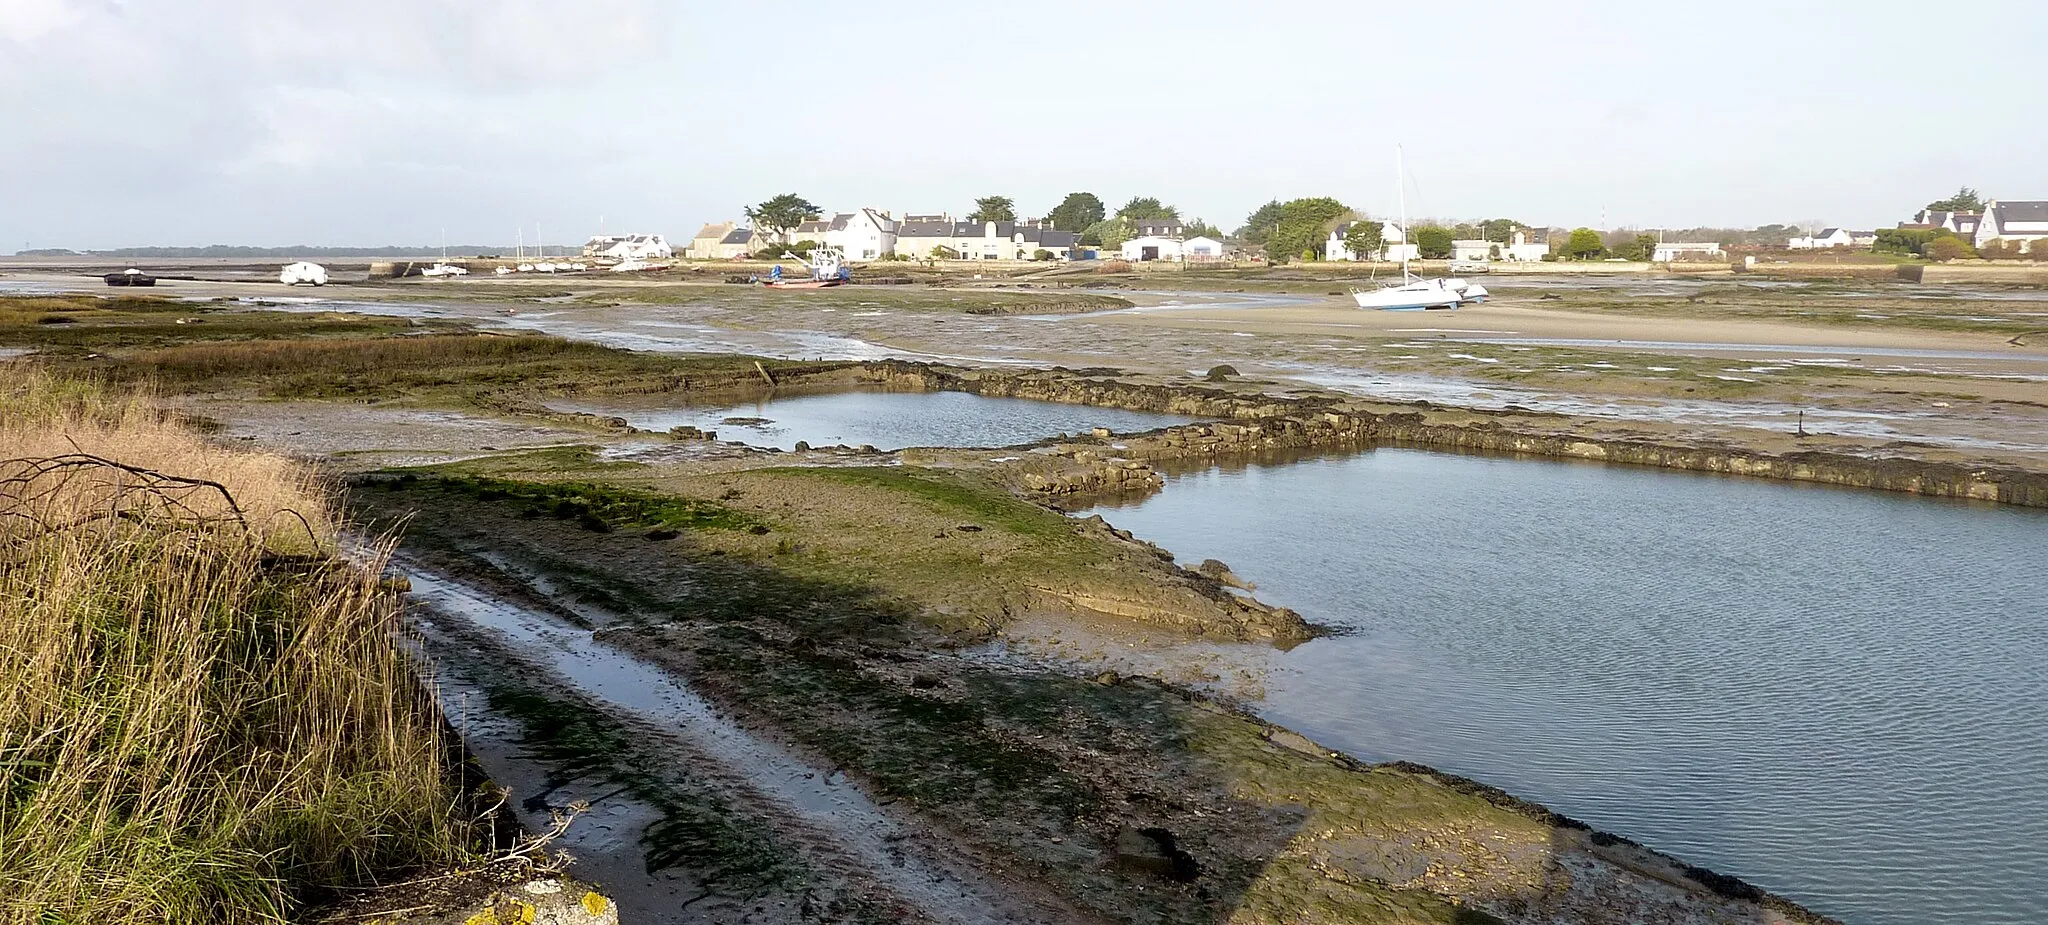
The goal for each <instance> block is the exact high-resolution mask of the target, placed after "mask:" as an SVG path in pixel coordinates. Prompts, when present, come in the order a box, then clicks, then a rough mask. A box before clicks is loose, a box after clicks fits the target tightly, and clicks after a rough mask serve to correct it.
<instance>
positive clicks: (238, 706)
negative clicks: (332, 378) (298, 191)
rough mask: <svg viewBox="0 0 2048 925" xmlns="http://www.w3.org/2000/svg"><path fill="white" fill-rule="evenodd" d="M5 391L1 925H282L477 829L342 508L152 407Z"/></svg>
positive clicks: (15, 385) (393, 604)
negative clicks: (354, 553) (356, 554)
mask: <svg viewBox="0 0 2048 925" xmlns="http://www.w3.org/2000/svg"><path fill="white" fill-rule="evenodd" d="M4 382H5V384H4V385H0V446H5V447H7V456H8V457H9V458H8V459H6V460H5V461H0V677H5V678H7V679H8V683H7V684H6V685H5V686H0V922H8V923H14V922H23V923H26V922H35V923H38V925H57V923H89V922H113V921H177V922H190V923H212V922H219V923H242V922H276V921H283V920H286V919H288V918H289V917H290V916H292V915H293V914H294V912H295V911H296V910H297V909H299V908H300V907H301V905H302V904H303V903H305V902H307V901H308V900H314V899H318V898H319V897H321V896H322V895H324V894H325V893H327V892H328V891H331V890H334V889H337V888H344V887H353V886H360V885H364V884H367V883H372V882H376V881H378V880H380V879H382V878H386V877H390V876H393V875H397V874H403V873H405V872H408V871H411V870H415V869H418V868H420V867H423V866H429V865H441V864H448V863H451V862H455V861H458V860H460V859H462V858H463V857H465V856H466V854H467V852H468V851H469V850H470V848H471V836H472V832H471V829H470V827H469V825H468V824H467V823H465V822H464V821H462V818H461V817H462V815H463V814H462V813H460V812H458V809H459V808H460V807H459V805H458V804H459V803H460V797H459V795H458V793H457V790H456V788H455V787H454V786H453V784H452V782H451V779H450V777H449V776H448V774H447V773H446V769H447V764H446V759H447V756H448V750H447V749H448V745H449V743H447V742H445V741H444V740H443V738H442V736H441V735H440V732H439V728H440V727H439V726H438V720H437V714H436V713H435V712H434V710H433V707H432V705H431V703H430V702H429V700H428V699H427V698H426V697H425V696H424V693H423V691H422V690H420V688H419V687H418V686H417V685H416V684H415V682H414V681H413V679H412V675H411V673H410V670H409V666H408V665H407V664H406V661H405V659H404V658H403V657H402V656H401V655H400V653H399V651H398V650H397V648H396V647H395V643H394V633H395V631H396V630H397V627H398V618H399V604H398V601H397V599H396V598H395V597H394V596H393V595H391V594H389V593H388V592H386V591H384V590H382V589H381V588H380V586H379V585H378V583H377V581H376V578H375V573H374V571H370V570H365V569H361V568H356V567H353V566H350V565H347V564H344V563H341V562H339V561H338V560H336V559H335V558H334V557H333V551H334V543H335V537H336V521H335V519H334V513H333V509H332V499H331V497H330V496H329V495H328V493H327V492H326V490H325V489H324V487H323V486H322V485H320V484H319V483H317V482H316V481H315V480H314V479H313V478H312V477H311V475H310V474H309V473H308V472H307V471H306V470H304V469H303V468H301V467H299V466H297V465H296V464H293V463H291V462H289V461H287V460H284V459H282V458H279V457H275V456H269V455H263V454H252V453H232V452H226V451H223V450H220V449H217V448H214V447H211V446H208V445H206V444H205V443H203V442H201V441H200V440H199V439H198V438H197V437H196V436H194V435H192V434H190V433H187V432H185V431H183V430H181V429H179V428H178V427H177V425H176V424H175V423H173V422H169V421H167V420H165V419H164V418H163V417H162V416H161V415H159V414H157V413H156V412H155V411H154V410H153V409H152V408H151V406H150V405H149V404H147V403H146V402H140V401H133V400H123V399H119V398H111V397H108V396H107V395H105V394H104V393H101V392H98V391H96V390H94V389H91V388H84V387H79V386H76V385H67V384H65V383H62V382H59V381H56V380H52V379H49V378H46V377H42V376H39V375H30V374H28V373H27V372H26V371H25V370H23V369H21V368H20V367H19V366H18V365H17V366H16V367H14V368H11V369H9V370H8V375H7V378H6V379H5V380H4Z"/></svg>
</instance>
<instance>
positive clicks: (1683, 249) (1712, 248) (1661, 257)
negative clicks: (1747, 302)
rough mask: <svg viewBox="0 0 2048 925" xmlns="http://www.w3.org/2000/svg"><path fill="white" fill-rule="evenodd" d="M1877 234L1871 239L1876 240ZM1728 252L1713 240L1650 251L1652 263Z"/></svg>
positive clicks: (1676, 243) (1669, 243) (1715, 256)
mask: <svg viewBox="0 0 2048 925" xmlns="http://www.w3.org/2000/svg"><path fill="white" fill-rule="evenodd" d="M1876 239H1877V238H1876V236H1875V235H1872V236H1871V240H1873V241H1875V240H1876ZM1727 256H1728V253H1727V252H1726V251H1723V250H1722V249H1721V245H1719V244H1716V243H1714V242H1712V241H1697V242H1686V241H1659V242H1657V246H1656V247H1655V248H1653V249H1651V251H1650V262H1651V263H1671V262H1673V261H1678V260H1717V259H1722V258H1726V257H1727Z"/></svg>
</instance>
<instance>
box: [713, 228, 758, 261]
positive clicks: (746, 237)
mask: <svg viewBox="0 0 2048 925" xmlns="http://www.w3.org/2000/svg"><path fill="white" fill-rule="evenodd" d="M767 243H768V242H767V241H766V240H764V239H763V236H761V235H757V234H755V233H754V229H752V228H734V229H733V230H731V231H728V232H726V233H725V237H724V238H721V239H719V242H718V245H717V246H716V247H715V248H713V249H712V252H711V259H713V260H738V259H739V258H741V257H745V256H747V255H748V254H751V253H753V252H754V248H755V247H759V246H766V245H767Z"/></svg>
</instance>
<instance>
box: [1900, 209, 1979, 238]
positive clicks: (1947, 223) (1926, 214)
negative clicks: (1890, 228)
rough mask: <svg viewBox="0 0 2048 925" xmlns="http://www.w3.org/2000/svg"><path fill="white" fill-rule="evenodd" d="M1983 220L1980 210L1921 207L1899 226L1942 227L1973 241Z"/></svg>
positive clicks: (1957, 235)
mask: <svg viewBox="0 0 2048 925" xmlns="http://www.w3.org/2000/svg"><path fill="white" fill-rule="evenodd" d="M1983 220H1984V213H1982V212H1943V211H1941V210H1939V209H1921V210H1920V211H1918V212H1916V213H1914V214H1913V220H1912V221H1911V222H1900V223H1899V227H1900V228H1904V227H1906V226H1907V225H1908V224H1911V225H1915V226H1925V227H1928V228H1943V229H1947V230H1949V231H1953V232H1955V234H1956V237H1959V238H1963V239H1964V240H1969V241H1974V240H1976V238H1977V226H1978V225H1979V224H1981V223H1982V222H1983ZM1873 240H1874V236H1873Z"/></svg>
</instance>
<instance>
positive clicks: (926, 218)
mask: <svg viewBox="0 0 2048 925" xmlns="http://www.w3.org/2000/svg"><path fill="white" fill-rule="evenodd" d="M1080 240H1081V236H1080V235H1079V234H1078V233H1076V232H1072V231H1061V230H1059V229H1056V228H1053V227H1051V226H1048V225H1047V224H1046V223H1045V222H1043V221H1038V220H1029V221H1022V222H956V221H953V220H952V218H951V217H950V216H946V215H915V216H913V215H906V216H904V219H903V221H902V222H900V223H898V224H897V226H896V238H895V245H894V246H895V251H896V253H897V254H900V255H902V256H905V257H929V256H931V254H932V251H933V250H934V249H935V248H941V247H943V248H945V249H946V250H948V251H951V252H953V253H954V254H956V255H958V257H959V259H961V260H1032V259H1035V258H1036V257H1037V256H1038V252H1039V251H1045V252H1046V253H1048V254H1050V255H1051V256H1052V259H1054V260H1067V259H1070V258H1071V257H1072V256H1073V252H1074V248H1075V246H1076V245H1078V244H1079V243H1080Z"/></svg>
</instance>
